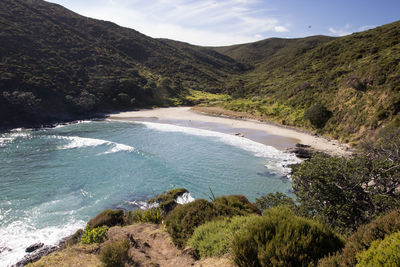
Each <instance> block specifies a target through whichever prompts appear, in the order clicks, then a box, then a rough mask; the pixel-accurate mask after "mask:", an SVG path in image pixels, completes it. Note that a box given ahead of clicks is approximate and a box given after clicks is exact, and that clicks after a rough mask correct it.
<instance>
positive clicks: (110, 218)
mask: <svg viewBox="0 0 400 267" xmlns="http://www.w3.org/2000/svg"><path fill="white" fill-rule="evenodd" d="M123 222H124V212H123V211H122V210H111V209H107V210H103V211H102V212H100V213H99V214H98V215H97V216H96V217H94V218H92V219H91V220H90V221H89V222H88V223H87V224H88V225H89V226H90V228H91V229H93V228H96V227H99V226H108V227H112V226H115V225H121V224H123Z"/></svg>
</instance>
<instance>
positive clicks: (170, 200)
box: [148, 188, 189, 215]
mask: <svg viewBox="0 0 400 267" xmlns="http://www.w3.org/2000/svg"><path fill="white" fill-rule="evenodd" d="M188 192H189V191H188V190H187V189H186V188H175V189H172V190H169V191H168V192H167V193H163V194H160V195H158V196H157V197H155V198H152V199H150V200H149V201H148V203H149V204H153V203H158V204H159V206H158V207H159V208H160V209H161V211H162V213H163V214H164V215H167V214H168V213H170V212H171V211H172V210H173V209H174V208H175V207H176V206H177V205H178V203H176V202H175V199H176V198H177V197H179V196H182V195H183V194H185V193H188Z"/></svg>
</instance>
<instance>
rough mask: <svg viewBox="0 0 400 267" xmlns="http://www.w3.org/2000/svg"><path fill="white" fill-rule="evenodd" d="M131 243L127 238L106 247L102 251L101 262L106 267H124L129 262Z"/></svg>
mask: <svg viewBox="0 0 400 267" xmlns="http://www.w3.org/2000/svg"><path fill="white" fill-rule="evenodd" d="M128 250H129V241H128V240H127V239H125V238H123V239H119V240H117V241H114V242H112V243H110V244H107V245H106V246H104V247H103V248H102V249H101V251H100V260H101V262H102V263H103V264H104V265H105V266H106V267H119V266H121V267H123V266H124V264H125V262H126V261H127V260H128Z"/></svg>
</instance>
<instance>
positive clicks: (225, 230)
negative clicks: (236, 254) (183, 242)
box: [188, 215, 258, 258]
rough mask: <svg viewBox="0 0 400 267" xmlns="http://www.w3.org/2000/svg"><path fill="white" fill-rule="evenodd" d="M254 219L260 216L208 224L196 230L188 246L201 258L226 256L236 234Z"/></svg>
mask: <svg viewBox="0 0 400 267" xmlns="http://www.w3.org/2000/svg"><path fill="white" fill-rule="evenodd" d="M254 217H258V216H255V215H252V216H235V217H233V218H225V219H221V220H217V221H211V222H207V223H205V224H203V225H201V226H199V227H197V228H196V230H195V231H194V233H193V235H192V237H191V238H190V239H189V240H188V245H190V246H192V247H193V248H194V249H195V251H196V256H198V257H200V258H205V257H215V256H221V255H224V254H226V253H228V252H229V249H230V245H231V242H232V238H233V235H234V233H235V232H236V231H238V230H239V229H241V228H242V227H244V226H245V225H246V224H247V223H249V222H252V221H253V219H254Z"/></svg>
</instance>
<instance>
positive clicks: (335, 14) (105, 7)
mask: <svg viewBox="0 0 400 267" xmlns="http://www.w3.org/2000/svg"><path fill="white" fill-rule="evenodd" d="M48 1H50V2H53V3H58V4H60V5H63V6H64V7H66V8H68V9H70V10H72V11H74V12H76V13H79V14H81V15H84V16H88V17H92V18H96V19H102V20H107V21H112V22H115V23H117V24H118V25H121V26H124V27H129V28H132V29H135V30H137V31H139V32H141V33H143V34H146V35H148V36H151V37H154V38H168V39H173V40H177V41H183V42H187V43H191V44H195V45H203V46H225V45H233V44H241V43H249V42H254V41H258V40H262V39H267V38H271V37H281V38H297V37H306V36H311V35H329V36H344V35H348V34H351V33H353V32H360V31H364V30H367V29H371V28H374V27H377V26H380V25H383V24H387V23H390V22H394V21H396V20H400V0H84V1H82V0H48Z"/></svg>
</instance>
